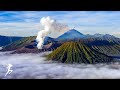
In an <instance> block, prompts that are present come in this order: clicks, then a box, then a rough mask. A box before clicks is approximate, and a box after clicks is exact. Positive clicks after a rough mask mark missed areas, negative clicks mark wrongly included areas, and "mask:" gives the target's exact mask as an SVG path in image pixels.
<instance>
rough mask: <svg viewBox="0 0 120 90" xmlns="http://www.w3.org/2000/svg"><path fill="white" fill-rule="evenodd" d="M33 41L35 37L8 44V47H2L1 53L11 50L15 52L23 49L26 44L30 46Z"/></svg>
mask: <svg viewBox="0 0 120 90" xmlns="http://www.w3.org/2000/svg"><path fill="white" fill-rule="evenodd" d="M35 39H36V36H30V37H25V38H22V39H21V40H18V41H16V42H13V43H12V44H9V45H7V46H5V47H3V50H2V51H11V50H16V49H19V48H22V47H25V46H27V45H28V44H30V43H31V41H33V40H35Z"/></svg>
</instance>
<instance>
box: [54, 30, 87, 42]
mask: <svg viewBox="0 0 120 90" xmlns="http://www.w3.org/2000/svg"><path fill="white" fill-rule="evenodd" d="M85 37H86V36H85V35H84V34H82V33H80V32H79V31H77V30H75V29H71V30H69V31H67V32H65V33H64V34H63V35H61V36H59V37H58V38H56V40H57V41H60V40H62V41H67V40H75V39H79V38H85Z"/></svg>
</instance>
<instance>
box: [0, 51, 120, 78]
mask: <svg viewBox="0 0 120 90" xmlns="http://www.w3.org/2000/svg"><path fill="white" fill-rule="evenodd" d="M41 55H43V54H13V55H11V54H7V55H6V54H5V53H0V79H3V78H4V75H5V74H6V72H7V71H6V65H7V64H12V65H13V67H12V70H13V72H12V73H11V74H9V75H7V76H6V78H5V79H116V78H117V79H120V63H113V64H109V65H107V64H97V65H85V64H62V63H55V62H52V61H45V58H44V57H41Z"/></svg>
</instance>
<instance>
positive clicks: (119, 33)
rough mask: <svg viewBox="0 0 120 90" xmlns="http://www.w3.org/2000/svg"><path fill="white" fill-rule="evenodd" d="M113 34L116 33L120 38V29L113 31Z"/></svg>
mask: <svg viewBox="0 0 120 90" xmlns="http://www.w3.org/2000/svg"><path fill="white" fill-rule="evenodd" d="M112 34H113V35H115V36H116V37H119V38H120V30H119V31H116V32H113V33H112Z"/></svg>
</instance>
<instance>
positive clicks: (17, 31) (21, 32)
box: [0, 22, 40, 36]
mask: <svg viewBox="0 0 120 90" xmlns="http://www.w3.org/2000/svg"><path fill="white" fill-rule="evenodd" d="M39 28H40V27H39V25H38V23H19V22H18V23H0V35H6V36H33V35H37V32H38V31H39Z"/></svg>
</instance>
